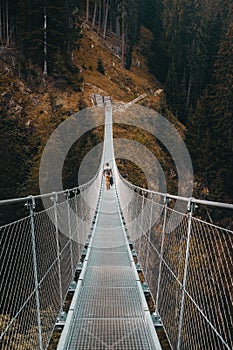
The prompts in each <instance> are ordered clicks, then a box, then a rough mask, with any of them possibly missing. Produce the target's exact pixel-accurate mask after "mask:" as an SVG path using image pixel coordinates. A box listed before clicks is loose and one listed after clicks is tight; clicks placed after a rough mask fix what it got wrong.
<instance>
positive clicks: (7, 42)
mask: <svg viewBox="0 0 233 350" xmlns="http://www.w3.org/2000/svg"><path fill="white" fill-rule="evenodd" d="M9 44H10V37H9V11H8V0H6V45H7V46H9Z"/></svg>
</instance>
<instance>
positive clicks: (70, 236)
mask: <svg viewBox="0 0 233 350" xmlns="http://www.w3.org/2000/svg"><path fill="white" fill-rule="evenodd" d="M69 198H70V192H69V191H67V192H66V202H67V214H68V230H69V240H70V263H71V273H72V276H73V275H74V263H73V246H72V231H71V222H70V205H69Z"/></svg>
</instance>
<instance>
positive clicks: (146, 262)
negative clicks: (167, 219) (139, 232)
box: [145, 194, 153, 280]
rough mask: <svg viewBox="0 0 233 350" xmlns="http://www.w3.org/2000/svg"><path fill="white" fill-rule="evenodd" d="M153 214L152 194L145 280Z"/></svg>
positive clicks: (146, 270)
mask: <svg viewBox="0 0 233 350" xmlns="http://www.w3.org/2000/svg"><path fill="white" fill-rule="evenodd" d="M152 212H153V194H151V207H150V223H149V235H148V241H147V251H146V269H145V279H146V280H147V272H148V261H149V249H150V235H151V229H152V228H151V224H152Z"/></svg>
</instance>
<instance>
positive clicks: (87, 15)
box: [86, 0, 89, 22]
mask: <svg viewBox="0 0 233 350" xmlns="http://www.w3.org/2000/svg"><path fill="white" fill-rule="evenodd" d="M86 1H87V2H86V22H88V19H89V0H86Z"/></svg>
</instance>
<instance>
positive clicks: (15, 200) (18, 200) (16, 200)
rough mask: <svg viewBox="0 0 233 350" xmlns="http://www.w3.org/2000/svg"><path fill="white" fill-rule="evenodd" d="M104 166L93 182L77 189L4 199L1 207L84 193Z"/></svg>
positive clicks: (90, 181)
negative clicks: (61, 195) (71, 193)
mask: <svg viewBox="0 0 233 350" xmlns="http://www.w3.org/2000/svg"><path fill="white" fill-rule="evenodd" d="M101 167H102V166H101V165H100V167H99V170H98V171H97V172H96V174H95V176H93V178H92V179H91V180H89V181H88V182H86V183H85V184H83V185H80V186H77V187H73V188H69V189H65V190H62V191H53V192H49V193H44V194H37V195H28V196H26V197H19V198H10V199H2V200H0V206H1V205H5V204H16V203H22V202H28V201H30V200H35V199H43V198H48V197H51V196H54V195H60V194H66V193H68V192H73V193H75V192H77V191H84V190H85V189H86V188H87V187H89V186H90V185H91V184H92V183H93V182H94V181H95V179H96V178H97V176H98V174H99V172H100V171H101V169H102V168H101Z"/></svg>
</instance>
